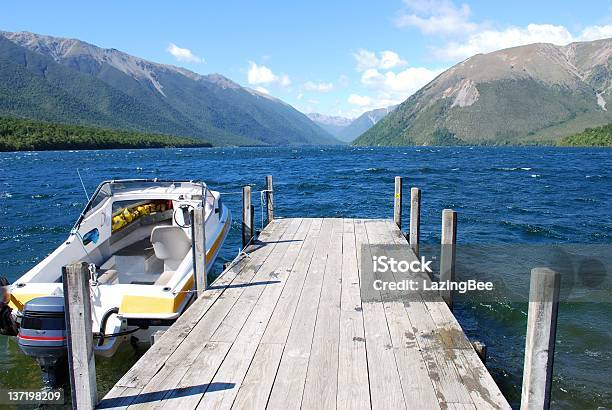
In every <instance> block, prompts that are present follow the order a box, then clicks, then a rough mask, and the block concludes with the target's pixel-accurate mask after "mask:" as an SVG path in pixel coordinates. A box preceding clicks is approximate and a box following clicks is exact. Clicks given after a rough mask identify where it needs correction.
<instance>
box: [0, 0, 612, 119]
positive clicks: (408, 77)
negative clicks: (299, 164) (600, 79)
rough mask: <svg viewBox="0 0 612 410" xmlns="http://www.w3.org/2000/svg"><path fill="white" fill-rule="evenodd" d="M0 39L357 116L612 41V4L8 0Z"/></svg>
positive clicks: (439, 0) (420, 0)
mask: <svg viewBox="0 0 612 410" xmlns="http://www.w3.org/2000/svg"><path fill="white" fill-rule="evenodd" d="M0 30H6V31H31V32H34V33H39V34H47V35H53V36H59V37H70V38H78V39H80V40H83V41H87V42H89V43H92V44H95V45H97V46H100V47H104V48H116V49H119V50H121V51H125V52H127V53H129V54H132V55H135V56H138V57H142V58H145V59H147V60H151V61H155V62H159V63H165V64H173V65H177V66H181V67H185V68H187V69H190V70H192V71H195V72H197V73H200V74H209V73H219V74H222V75H224V76H226V77H228V78H230V79H231V80H233V81H235V82H237V83H239V84H241V85H243V86H247V87H250V88H253V89H257V90H259V91H261V92H265V93H269V94H270V95H272V96H274V97H277V98H280V99H282V100H283V101H286V102H288V103H289V104H291V105H293V106H294V107H296V108H297V109H299V110H300V111H302V112H305V113H308V112H319V113H323V114H327V115H338V116H344V117H349V118H353V117H356V116H358V115H360V114H361V113H363V112H365V111H367V110H371V109H374V108H381V107H386V106H390V105H393V104H397V103H400V102H402V101H404V100H405V99H406V98H407V97H409V96H410V95H411V94H413V93H414V92H415V91H417V90H418V89H419V88H421V87H422V86H423V85H425V84H426V83H428V82H429V81H431V80H432V79H433V78H434V77H435V76H436V75H438V74H439V73H440V72H442V71H443V70H444V69H446V68H449V67H451V66H452V65H454V64H456V63H458V62H460V61H462V60H464V59H466V58H468V57H470V56H471V55H474V54H476V53H484V52H490V51H494V50H497V49H502V48H507V47H512V46H517V45H522V44H529V43H534V42H550V43H554V44H559V45H564V44H568V43H570V42H572V41H585V40H594V39H598V38H610V37H612V6H611V5H610V3H609V2H606V1H598V0H591V1H582V2H576V1H564V0H557V1H533V0H530V1H522V0H513V1H503V2H502V1H490V0H489V1H486V0H482V1H465V2H463V1H453V0H380V1H365V0H352V1H342V0H336V1H329V0H328V1H320V0H309V1H297V0H294V1H293V2H287V1H263V0H262V1H225V2H218V1H215V2H213V1H203V0H200V1H174V2H169V1H163V2H162V1H159V2H156V1H153V0H151V1H148V2H144V1H125V0H121V1H117V0H105V1H99V2H88V1H87V2H85V1H78V2H76V1H61V0H55V1H52V2H50V1H47V2H42V1H41V2H27V1H14V0H3V2H2V6H1V7H0Z"/></svg>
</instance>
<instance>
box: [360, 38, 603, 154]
mask: <svg viewBox="0 0 612 410" xmlns="http://www.w3.org/2000/svg"><path fill="white" fill-rule="evenodd" d="M610 107H612V39H605V40H596V41H590V42H581V43H572V44H569V45H567V46H556V45H552V44H541V43H539V44H530V45H526V46H520V47H514V48H509V49H505V50H500V51H496V52H493V53H488V54H478V55H475V56H473V57H471V58H469V59H467V60H465V61H463V62H461V63H459V64H457V65H455V66H454V67H452V68H450V69H448V70H447V71H445V72H443V73H442V74H440V75H439V76H438V77H436V78H435V79H434V80H433V81H431V82H430V83H429V84H427V85H426V86H425V87H423V88H421V89H420V90H419V91H417V92H416V93H415V94H413V95H412V96H411V97H409V98H408V99H407V100H406V101H404V102H403V103H402V104H401V105H400V106H399V107H398V108H397V109H396V110H395V111H393V112H392V113H391V114H389V115H388V116H387V117H385V118H384V119H383V120H382V121H380V122H378V124H376V125H375V126H374V127H372V128H371V129H370V130H368V131H367V132H365V133H364V134H363V135H362V136H360V137H359V138H358V139H357V140H356V141H355V142H354V143H355V144H357V145H413V144H465V143H468V144H516V143H529V142H553V141H555V140H557V139H558V138H560V137H563V136H565V135H569V134H573V133H576V132H580V131H582V130H583V129H585V128H587V127H594V126H598V125H604V124H608V123H612V109H610Z"/></svg>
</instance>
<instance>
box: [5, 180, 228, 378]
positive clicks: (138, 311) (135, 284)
mask: <svg viewBox="0 0 612 410" xmlns="http://www.w3.org/2000/svg"><path fill="white" fill-rule="evenodd" d="M199 206H202V207H203V208H204V210H205V212H204V215H205V237H206V248H205V249H206V250H207V251H206V265H207V267H208V268H210V267H211V265H212V264H213V263H214V261H215V258H216V256H217V254H218V252H219V249H220V247H221V245H222V244H223V242H224V240H225V238H226V236H227V233H228V231H229V228H230V225H231V215H230V212H229V209H228V208H227V207H225V206H224V205H223V204H222V201H221V198H220V194H219V193H218V192H215V191H211V190H210V189H208V187H207V186H206V184H204V183H199V182H192V181H161V180H156V179H155V180H113V181H105V182H103V183H102V184H100V186H99V187H98V188H97V190H96V191H95V193H94V195H93V196H92V198H91V200H89V202H88V204H87V206H86V207H85V209H84V211H83V212H82V214H81V216H80V217H79V219H78V221H77V222H76V224H75V226H74V228H73V229H72V231H71V233H70V236H69V237H68V239H67V240H66V241H64V243H62V244H61V245H60V246H59V247H58V248H57V249H56V250H55V251H54V252H53V253H51V254H50V255H49V256H48V257H46V258H45V259H44V260H43V261H41V262H40V263H39V264H38V265H36V266H35V267H34V268H32V269H31V270H30V271H29V272H27V273H26V274H25V275H23V276H22V277H20V278H19V279H18V280H17V281H15V283H14V284H12V285H11V286H10V287H9V292H10V303H9V306H10V307H12V308H13V313H16V318H17V325H18V327H19V334H18V335H17V337H18V341H19V344H20V346H21V347H22V350H24V352H26V353H27V354H30V355H31V356H34V357H35V358H37V360H38V359H39V358H38V357H37V355H41V354H42V353H41V351H42V352H44V351H45V348H53V347H58V348H59V347H61V346H62V345H63V346H64V348H65V334H64V327H63V319H62V320H61V321H60V320H58V319H59V317H60V316H61V317H62V318H63V297H62V295H63V285H62V268H63V267H64V266H66V265H68V264H71V263H73V262H75V261H85V262H87V263H88V264H89V270H90V275H91V278H90V290H91V304H92V317H93V324H92V327H93V332H94V335H95V339H94V344H95V352H96V354H99V355H103V356H112V355H113V354H114V353H115V351H116V350H117V348H118V346H119V345H120V344H121V343H122V342H124V341H126V340H131V341H132V342H133V343H134V342H135V343H140V344H145V345H147V344H150V341H151V336H152V334H153V333H155V332H156V331H158V330H163V329H165V328H167V327H168V326H169V325H171V324H172V323H173V322H174V321H175V320H176V319H177V318H178V317H179V316H180V315H181V313H183V312H184V311H185V309H186V307H187V306H188V305H189V303H190V301H191V299H192V298H193V296H194V288H195V279H194V256H193V253H192V227H191V215H192V213H191V211H192V210H193V209H195V208H196V207H199ZM207 271H208V269H207ZM47 353H48V352H47ZM39 363H41V361H40V360H39ZM42 364H43V363H41V365H42ZM43 371H44V368H43Z"/></svg>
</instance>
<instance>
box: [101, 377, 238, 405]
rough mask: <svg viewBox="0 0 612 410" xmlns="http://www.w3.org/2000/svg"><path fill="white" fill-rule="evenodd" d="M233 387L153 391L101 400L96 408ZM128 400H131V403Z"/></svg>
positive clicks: (207, 384) (190, 387)
mask: <svg viewBox="0 0 612 410" xmlns="http://www.w3.org/2000/svg"><path fill="white" fill-rule="evenodd" d="M235 386H236V384H235V383H216V382H213V383H205V384H198V385H196V386H189V387H181V388H178V389H169V390H159V391H154V392H151V393H141V394H137V395H134V396H132V397H130V396H122V397H115V398H111V399H103V400H102V401H100V403H98V406H97V407H96V408H98V409H111V408H116V407H121V406H123V405H124V404H123V403H126V401H127V402H131V404H132V405H133V404H142V403H152V402H159V401H160V400H163V399H164V398H168V399H172V398H178V397H186V396H193V395H196V394H204V393H206V392H207V393H210V392H214V391H219V390H228V389H233V388H234V387H235ZM130 399H133V401H132V400H130Z"/></svg>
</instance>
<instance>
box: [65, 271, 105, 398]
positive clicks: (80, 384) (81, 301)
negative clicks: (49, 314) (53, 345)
mask: <svg viewBox="0 0 612 410" xmlns="http://www.w3.org/2000/svg"><path fill="white" fill-rule="evenodd" d="M89 276H90V274H89V265H88V264H87V263H86V262H75V263H72V264H70V265H68V266H65V267H64V268H63V269H62V279H63V283H64V312H65V315H66V335H67V342H68V368H69V371H70V386H71V389H72V408H73V409H76V408H79V409H93V408H94V407H95V405H96V404H97V403H98V393H97V390H96V389H97V388H96V361H95V357H94V345H93V332H92V330H91V324H92V320H91V296H90V294H89Z"/></svg>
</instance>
